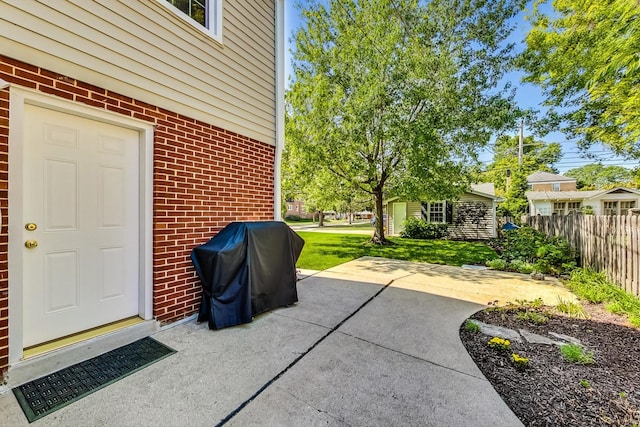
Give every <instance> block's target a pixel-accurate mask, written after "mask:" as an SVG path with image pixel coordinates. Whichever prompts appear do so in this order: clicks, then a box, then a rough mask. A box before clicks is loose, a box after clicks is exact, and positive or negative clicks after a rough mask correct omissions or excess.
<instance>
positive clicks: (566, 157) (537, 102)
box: [285, 0, 635, 173]
mask: <svg viewBox="0 0 640 427" xmlns="http://www.w3.org/2000/svg"><path fill="white" fill-rule="evenodd" d="M295 3H296V2H295V1H293V0H287V1H286V2H285V35H286V39H287V46H286V47H287V53H286V55H285V73H286V79H287V82H289V78H290V73H291V51H292V50H294V49H295V43H294V42H293V35H294V33H295V31H296V30H297V29H298V28H300V26H301V25H302V20H301V18H300V11H299V10H298V9H297V8H296V6H295ZM300 3H301V4H302V5H303V7H304V4H306V1H305V0H300ZM527 13H530V10H528V11H525V14H527ZM524 16H525V15H524V14H523V15H520V16H518V17H517V25H516V29H515V31H514V34H513V36H512V37H513V41H514V42H516V43H517V44H518V48H519V49H523V48H524V39H525V37H526V34H527V32H528V30H529V22H528V21H526V20H525V18H524ZM521 77H522V74H521V73H519V72H511V73H509V74H508V75H507V77H506V79H508V80H510V81H511V82H512V83H513V85H514V86H515V87H516V88H517V92H516V93H517V95H516V101H517V103H518V105H519V106H520V107H521V108H533V109H536V110H540V111H541V112H544V111H546V108H545V107H544V106H543V105H542V103H543V101H544V97H543V94H542V91H541V90H540V88H539V87H537V86H535V85H532V84H526V83H522V82H521V81H520V79H521ZM527 132H528V130H527V126H526V123H525V127H524V135H525V136H527ZM515 135H516V133H514V136H515ZM539 139H542V140H543V141H545V142H558V143H559V144H560V145H561V147H562V152H563V157H562V159H561V160H560V162H558V163H557V164H556V165H555V166H556V168H557V169H558V171H559V172H560V173H564V172H566V171H567V170H569V169H572V168H576V167H580V166H584V165H586V164H590V163H593V162H594V160H592V159H590V158H585V157H584V156H583V155H581V152H580V151H579V150H578V148H577V147H576V145H575V143H573V142H572V141H569V140H567V138H566V137H565V136H564V134H562V133H560V132H553V133H550V134H548V135H546V136H544V137H542V138H539ZM589 152H590V153H591V154H592V155H594V156H597V158H599V159H601V161H602V164H604V165H619V166H626V167H632V166H635V165H634V164H632V163H631V162H629V161H625V160H624V159H623V158H620V157H617V156H615V155H614V154H613V153H612V152H611V151H610V150H608V149H607V148H606V147H603V146H601V145H596V146H593V147H592V148H591V149H590V150H589ZM492 157H493V151H492V150H491V145H489V146H488V148H487V149H485V150H484V151H483V152H482V153H481V154H480V161H481V162H483V163H484V164H485V165H486V164H488V163H490V162H491V159H492Z"/></svg>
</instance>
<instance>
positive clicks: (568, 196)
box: [525, 187, 640, 200]
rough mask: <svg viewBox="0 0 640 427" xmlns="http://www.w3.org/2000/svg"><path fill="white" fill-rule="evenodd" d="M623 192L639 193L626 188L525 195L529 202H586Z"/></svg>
mask: <svg viewBox="0 0 640 427" xmlns="http://www.w3.org/2000/svg"><path fill="white" fill-rule="evenodd" d="M624 192H626V193H631V194H637V195H640V191H638V190H635V189H633V188H626V187H616V188H611V189H609V190H592V191H527V192H526V193H525V194H526V196H527V199H529V200H587V199H594V198H596V197H599V196H602V195H605V194H611V193H624Z"/></svg>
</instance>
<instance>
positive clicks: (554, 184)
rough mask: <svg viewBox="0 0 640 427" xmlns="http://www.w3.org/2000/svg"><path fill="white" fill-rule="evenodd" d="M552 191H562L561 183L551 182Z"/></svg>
mask: <svg viewBox="0 0 640 427" xmlns="http://www.w3.org/2000/svg"><path fill="white" fill-rule="evenodd" d="M551 191H560V183H559V182H554V183H553V184H551Z"/></svg>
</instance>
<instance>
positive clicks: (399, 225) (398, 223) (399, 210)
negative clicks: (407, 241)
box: [393, 203, 407, 235]
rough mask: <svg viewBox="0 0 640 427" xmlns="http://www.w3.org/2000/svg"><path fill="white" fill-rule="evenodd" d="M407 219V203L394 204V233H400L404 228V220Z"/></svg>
mask: <svg viewBox="0 0 640 427" xmlns="http://www.w3.org/2000/svg"><path fill="white" fill-rule="evenodd" d="M405 219H407V204H406V203H394V204H393V234H394V235H398V234H400V232H401V231H402V229H403V225H404V220H405Z"/></svg>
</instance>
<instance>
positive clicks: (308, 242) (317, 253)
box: [297, 232, 497, 270]
mask: <svg viewBox="0 0 640 427" xmlns="http://www.w3.org/2000/svg"><path fill="white" fill-rule="evenodd" d="M298 234H299V235H300V237H302V238H303V239H304V240H305V245H304V249H303V250H302V254H301V255H300V258H299V259H298V264H297V265H298V268H305V269H311V270H325V269H327V268H331V267H333V266H335V265H338V264H342V263H345V262H348V261H351V260H354V259H357V258H360V257H363V256H375V257H384V258H392V259H400V260H406V261H417V262H428V263H432V264H445V265H457V266H460V265H463V264H484V263H485V261H486V260H488V259H492V258H496V257H497V254H496V253H495V251H494V250H493V249H491V248H490V247H488V246H487V245H485V244H482V243H470V242H458V241H452V240H413V239H401V238H390V239H389V240H391V241H392V242H393V243H394V244H393V245H389V246H379V245H372V244H370V243H368V242H369V237H368V236H364V235H353V234H334V233H314V232H299V233H298Z"/></svg>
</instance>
